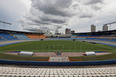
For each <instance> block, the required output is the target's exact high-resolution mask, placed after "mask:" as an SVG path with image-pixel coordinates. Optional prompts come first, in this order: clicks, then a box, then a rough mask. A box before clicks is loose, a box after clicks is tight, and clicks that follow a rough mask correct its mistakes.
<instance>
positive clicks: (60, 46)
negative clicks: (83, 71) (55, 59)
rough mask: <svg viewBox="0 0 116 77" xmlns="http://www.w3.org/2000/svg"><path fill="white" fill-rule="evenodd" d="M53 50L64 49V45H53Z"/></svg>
mask: <svg viewBox="0 0 116 77" xmlns="http://www.w3.org/2000/svg"><path fill="white" fill-rule="evenodd" d="M53 48H54V49H56V48H60V49H64V45H53Z"/></svg>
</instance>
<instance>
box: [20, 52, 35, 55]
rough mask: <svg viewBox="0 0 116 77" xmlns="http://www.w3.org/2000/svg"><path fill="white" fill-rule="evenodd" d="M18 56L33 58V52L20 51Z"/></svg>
mask: <svg viewBox="0 0 116 77" xmlns="http://www.w3.org/2000/svg"><path fill="white" fill-rule="evenodd" d="M19 55H25V56H33V52H28V51H21V52H20V53H19Z"/></svg>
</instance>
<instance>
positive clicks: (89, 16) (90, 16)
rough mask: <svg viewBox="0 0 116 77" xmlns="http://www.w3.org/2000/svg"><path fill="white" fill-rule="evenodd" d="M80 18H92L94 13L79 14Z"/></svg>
mask: <svg viewBox="0 0 116 77" xmlns="http://www.w3.org/2000/svg"><path fill="white" fill-rule="evenodd" d="M79 17H80V18H92V17H93V15H92V14H83V15H80V16H79Z"/></svg>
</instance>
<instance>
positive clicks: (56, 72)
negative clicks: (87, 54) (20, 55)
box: [0, 66, 116, 77]
mask: <svg viewBox="0 0 116 77" xmlns="http://www.w3.org/2000/svg"><path fill="white" fill-rule="evenodd" d="M0 76H2V77H115V76H116V67H114V66H113V67H98V68H95V67H92V68H24V67H2V66H0Z"/></svg>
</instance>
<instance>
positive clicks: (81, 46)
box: [0, 40, 116, 52]
mask: <svg viewBox="0 0 116 77" xmlns="http://www.w3.org/2000/svg"><path fill="white" fill-rule="evenodd" d="M55 50H62V51H63V52H85V51H109V52H115V50H116V48H114V47H111V46H107V45H103V44H91V43H87V42H81V41H68V40H50V41H31V42H22V43H16V44H11V45H7V46H3V47H0V52H6V51H34V52H54V51H55Z"/></svg>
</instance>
